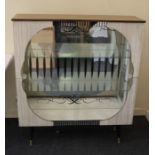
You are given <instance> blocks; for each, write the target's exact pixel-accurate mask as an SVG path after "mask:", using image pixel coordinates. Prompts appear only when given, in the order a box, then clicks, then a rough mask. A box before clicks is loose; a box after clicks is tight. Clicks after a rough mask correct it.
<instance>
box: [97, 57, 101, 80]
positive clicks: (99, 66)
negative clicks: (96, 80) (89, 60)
mask: <svg viewBox="0 0 155 155" xmlns="http://www.w3.org/2000/svg"><path fill="white" fill-rule="evenodd" d="M100 69H101V58H99V60H98V77H99V76H100Z"/></svg>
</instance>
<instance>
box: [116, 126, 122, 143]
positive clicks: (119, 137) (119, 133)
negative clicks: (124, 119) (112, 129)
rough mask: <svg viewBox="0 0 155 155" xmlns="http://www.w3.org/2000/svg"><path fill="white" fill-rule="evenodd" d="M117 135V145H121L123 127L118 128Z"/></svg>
mask: <svg viewBox="0 0 155 155" xmlns="http://www.w3.org/2000/svg"><path fill="white" fill-rule="evenodd" d="M116 134H117V143H118V144H119V143H120V142H121V126H120V125H117V126H116Z"/></svg>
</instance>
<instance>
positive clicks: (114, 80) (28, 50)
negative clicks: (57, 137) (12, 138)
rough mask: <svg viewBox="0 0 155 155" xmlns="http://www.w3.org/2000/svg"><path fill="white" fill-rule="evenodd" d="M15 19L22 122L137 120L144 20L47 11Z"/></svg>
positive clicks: (28, 124)
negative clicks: (137, 94)
mask: <svg viewBox="0 0 155 155" xmlns="http://www.w3.org/2000/svg"><path fill="white" fill-rule="evenodd" d="M12 20H13V29H14V46H15V67H16V86H17V104H18V119H19V126H21V127H36V126H58V125H63V126H64V125H125V124H132V120H133V112H134V104H135V98H136V87H137V82H138V75H139V65H140V56H141V51H142V43H143V42H142V38H143V37H142V36H143V23H145V21H144V20H142V19H139V18H137V17H133V16H96V15H45V14H18V15H16V16H15V17H14V18H13V19H12Z"/></svg>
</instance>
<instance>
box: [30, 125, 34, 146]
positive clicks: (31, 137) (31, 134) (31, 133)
mask: <svg viewBox="0 0 155 155" xmlns="http://www.w3.org/2000/svg"><path fill="white" fill-rule="evenodd" d="M33 133H34V128H33V127H30V128H29V136H30V137H29V145H30V146H32V140H33Z"/></svg>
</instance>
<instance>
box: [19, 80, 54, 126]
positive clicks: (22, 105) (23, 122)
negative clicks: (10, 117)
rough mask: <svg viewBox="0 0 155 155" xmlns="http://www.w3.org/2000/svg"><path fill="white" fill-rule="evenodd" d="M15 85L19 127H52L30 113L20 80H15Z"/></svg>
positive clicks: (47, 122) (50, 123)
mask: <svg viewBox="0 0 155 155" xmlns="http://www.w3.org/2000/svg"><path fill="white" fill-rule="evenodd" d="M16 83H17V105H18V119H19V126H52V125H53V123H52V122H50V121H46V120H43V119H41V118H39V117H38V116H37V115H35V114H34V113H33V112H32V111H31V109H30V107H29V106H28V103H27V98H26V94H25V92H24V90H23V88H22V80H21V79H16Z"/></svg>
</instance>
